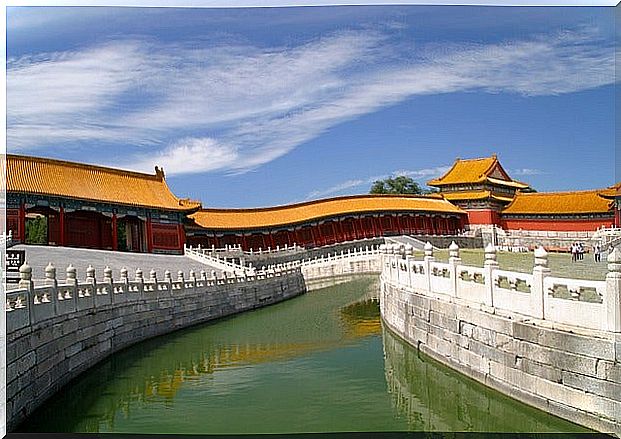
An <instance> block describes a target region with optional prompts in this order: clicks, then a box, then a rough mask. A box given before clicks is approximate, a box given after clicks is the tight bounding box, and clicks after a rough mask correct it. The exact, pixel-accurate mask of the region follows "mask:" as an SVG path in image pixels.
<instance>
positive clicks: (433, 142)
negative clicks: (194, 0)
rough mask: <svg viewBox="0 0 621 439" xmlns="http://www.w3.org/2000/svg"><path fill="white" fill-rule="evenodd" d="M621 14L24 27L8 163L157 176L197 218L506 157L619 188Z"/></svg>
mask: <svg viewBox="0 0 621 439" xmlns="http://www.w3.org/2000/svg"><path fill="white" fill-rule="evenodd" d="M614 39H615V34H614V8H603V7H590V8H586V7H583V8H542V7H537V8H498V7H449V6H433V7H430V6H361V7H304V8H254V9H191V8H186V9H176V8H103V7H97V8H95V7H90V8H86V7H82V8H79V7H54V8H26V7H12V8H8V10H7V58H8V60H7V151H8V152H12V153H21V154H30V155H37V156H45V157H53V158H62V159H67V160H74V161H81V162H86V163H94V164H103V165H109V166H115V167H121V168H126V169H134V170H140V171H145V172H151V173H152V172H153V168H154V166H155V165H159V166H163V167H164V170H165V172H166V175H167V181H168V183H169V185H170V186H171V188H172V189H173V191H174V192H175V193H176V194H177V195H179V196H184V197H186V196H189V197H192V198H195V199H200V200H202V202H203V205H204V206H212V207H254V206H266V205H276V204H284V203H289V202H294V201H303V200H307V199H313V198H321V197H330V196H337V195H345V194H355V193H366V192H368V190H369V187H370V185H371V183H372V182H373V180H375V179H378V178H384V177H386V176H390V175H397V174H403V175H409V176H411V177H413V178H415V179H416V180H417V181H419V182H421V183H424V182H426V181H427V180H429V179H431V178H433V177H436V176H438V175H439V174H441V173H443V172H444V171H445V170H446V169H447V168H448V167H449V166H450V165H451V164H452V162H453V160H454V159H455V158H456V157H461V158H470V157H481V156H486V155H490V154H491V153H494V152H495V153H497V154H498V155H499V158H500V160H501V163H502V164H503V165H504V167H505V168H506V169H507V170H508V171H509V173H510V174H511V175H512V176H513V177H514V178H516V179H518V180H522V181H526V182H528V183H530V184H531V185H532V186H533V187H535V188H536V189H537V190H539V191H550V190H569V189H590V188H597V187H605V186H609V185H611V184H612V183H614V182H615V180H616V179H617V178H616V176H615V170H614V157H615V156H614V148H615V125H614V104H615V95H614V83H615V75H614V57H615V40H614Z"/></svg>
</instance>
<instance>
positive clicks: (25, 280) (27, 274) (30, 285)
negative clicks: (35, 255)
mask: <svg viewBox="0 0 621 439" xmlns="http://www.w3.org/2000/svg"><path fill="white" fill-rule="evenodd" d="M19 287H20V288H24V289H26V291H27V293H26V297H28V299H27V300H28V317H29V319H30V323H31V324H32V323H34V321H35V320H34V312H33V309H32V307H33V305H34V282H32V267H31V266H30V265H28V262H27V261H26V262H24V263H23V264H22V266H21V267H19Z"/></svg>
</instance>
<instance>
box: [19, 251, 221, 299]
mask: <svg viewBox="0 0 621 439" xmlns="http://www.w3.org/2000/svg"><path fill="white" fill-rule="evenodd" d="M13 250H26V261H27V262H28V264H29V265H30V266H31V267H32V279H33V281H34V282H35V285H42V283H43V280H44V279H45V267H46V266H47V264H48V263H49V262H52V264H54V266H55V267H56V276H57V278H58V281H59V282H61V283H62V281H63V280H64V279H65V276H66V271H65V270H66V269H67V266H68V265H69V263H71V264H73V266H74V267H75V268H76V269H77V271H78V279H80V280H84V279H86V267H88V265H89V264H91V265H92V266H93V267H95V278H96V279H97V280H101V279H103V269H104V268H105V266H106V265H108V266H109V267H110V268H111V269H112V278H113V279H119V277H120V270H121V268H122V267H126V268H127V270H128V273H129V278H130V279H134V276H135V273H136V269H137V268H140V269H142V272H143V276H144V278H145V279H148V278H149V271H151V269H152V268H154V269H155V271H157V277H158V279H163V278H164V271H165V270H170V272H171V273H172V276H173V279H176V278H177V271H179V270H181V271H183V272H184V274H185V276H186V278H187V276H188V273H189V271H190V270H194V271H195V272H196V275H197V276H198V274H199V273H200V271H201V270H205V271H206V272H207V273H208V274H209V273H210V272H211V270H215V271H217V272H219V270H218V269H215V268H213V267H209V266H207V265H204V264H201V263H199V262H196V261H193V260H192V259H189V258H186V257H185V256H174V255H154V254H149V253H125V252H113V251H108V250H90V249H81V248H70V247H48V246H40V245H16V246H14V247H13ZM12 288H16V285H15V284H7V289H12Z"/></svg>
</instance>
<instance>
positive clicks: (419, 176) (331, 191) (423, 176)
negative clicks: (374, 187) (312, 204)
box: [306, 166, 450, 200]
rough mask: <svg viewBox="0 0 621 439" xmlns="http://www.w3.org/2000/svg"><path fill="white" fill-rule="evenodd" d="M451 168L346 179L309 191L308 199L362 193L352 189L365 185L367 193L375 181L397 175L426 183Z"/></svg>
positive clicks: (395, 172)
mask: <svg viewBox="0 0 621 439" xmlns="http://www.w3.org/2000/svg"><path fill="white" fill-rule="evenodd" d="M449 168H450V166H438V167H435V168H424V169H417V170H398V171H394V172H392V173H391V174H385V175H374V176H371V177H365V178H357V179H351V180H346V181H344V182H342V183H338V184H335V185H333V186H330V187H328V188H326V189H319V190H314V191H312V192H309V193H308V194H307V195H306V200H311V199H315V198H323V197H329V196H333V195H343V194H346V193H360V191H359V190H358V191H352V189H356V188H362V187H364V192H365V193H366V192H368V190H369V186H370V185H371V184H373V183H374V182H375V181H377V180H383V179H386V178H388V177H396V176H399V175H402V176H405V177H411V178H412V179H414V180H417V181H418V182H419V183H423V185H424V184H425V183H426V180H430V179H432V178H434V177H439V176H440V175H442V174H444V173H445V172H446V171H448V170H449Z"/></svg>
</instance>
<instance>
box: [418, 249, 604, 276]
mask: <svg viewBox="0 0 621 439" xmlns="http://www.w3.org/2000/svg"><path fill="white" fill-rule="evenodd" d="M414 255H415V256H416V259H422V257H423V252H414ZM434 256H435V257H436V260H437V261H440V262H447V261H448V250H438V251H435V252H434ZM460 257H461V259H462V263H463V264H464V265H471V266H476V267H482V266H483V261H484V259H485V252H484V251H483V250H481V249H477V250H474V249H463V250H460ZM497 260H498V264H499V268H501V269H503V270H510V271H519V272H523V273H532V271H533V266H534V265H535V256H534V255H533V253H532V252H529V253H510V252H498V253H497ZM605 261H606V256H605V254H604V255H602V262H598V263H595V261H594V260H593V255H590V254H585V255H584V260H582V261H577V262H571V255H570V254H569V253H548V267H549V268H550V269H551V270H552V273H551V275H552V276H557V277H569V278H574V279H592V280H604V279H605V278H606V273H607V271H608V270H607V264H606V262H605Z"/></svg>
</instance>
